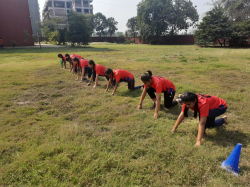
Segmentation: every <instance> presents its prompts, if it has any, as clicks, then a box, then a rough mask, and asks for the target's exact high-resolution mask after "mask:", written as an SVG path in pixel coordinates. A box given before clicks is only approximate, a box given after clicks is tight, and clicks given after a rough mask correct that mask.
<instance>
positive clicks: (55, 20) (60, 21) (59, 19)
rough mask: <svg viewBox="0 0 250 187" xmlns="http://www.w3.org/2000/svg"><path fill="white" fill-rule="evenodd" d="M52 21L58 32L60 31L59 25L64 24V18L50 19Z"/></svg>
mask: <svg viewBox="0 0 250 187" xmlns="http://www.w3.org/2000/svg"><path fill="white" fill-rule="evenodd" d="M50 21H51V22H52V23H53V24H54V25H56V30H58V29H59V28H58V25H59V24H60V23H62V21H63V20H62V18H50Z"/></svg>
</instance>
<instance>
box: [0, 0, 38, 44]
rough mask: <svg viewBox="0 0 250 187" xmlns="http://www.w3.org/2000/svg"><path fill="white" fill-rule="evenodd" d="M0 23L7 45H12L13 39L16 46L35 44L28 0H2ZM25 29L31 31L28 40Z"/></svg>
mask: <svg viewBox="0 0 250 187" xmlns="http://www.w3.org/2000/svg"><path fill="white" fill-rule="evenodd" d="M0 23H1V26H0V37H1V38H2V39H3V41H4V46H5V47H7V46H11V40H13V41H15V42H16V43H17V45H16V46H33V45H34V42H33V37H32V34H33V32H32V26H31V19H30V11H29V4H28V0H11V1H10V0H0ZM24 31H27V32H28V33H29V37H28V38H27V40H25V36H24Z"/></svg>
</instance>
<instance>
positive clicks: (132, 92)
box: [119, 89, 142, 98]
mask: <svg viewBox="0 0 250 187" xmlns="http://www.w3.org/2000/svg"><path fill="white" fill-rule="evenodd" d="M141 94H142V90H141V89H139V90H129V89H128V90H126V91H123V92H120V93H119V95H120V96H123V97H134V98H135V97H140V96H141Z"/></svg>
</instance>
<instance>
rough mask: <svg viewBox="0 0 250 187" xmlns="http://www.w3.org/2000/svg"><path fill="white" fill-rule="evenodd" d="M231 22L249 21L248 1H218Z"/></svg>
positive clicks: (249, 2) (249, 6)
mask: <svg viewBox="0 0 250 187" xmlns="http://www.w3.org/2000/svg"><path fill="white" fill-rule="evenodd" d="M217 3H219V4H221V5H222V6H223V7H224V8H225V11H226V13H227V14H228V16H229V17H230V19H231V20H233V21H236V22H239V21H244V20H247V19H250V0H218V1H217Z"/></svg>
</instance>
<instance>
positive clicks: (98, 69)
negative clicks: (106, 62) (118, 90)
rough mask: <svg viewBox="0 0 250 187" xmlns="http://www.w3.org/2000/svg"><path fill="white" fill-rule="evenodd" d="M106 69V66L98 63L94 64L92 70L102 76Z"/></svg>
mask: <svg viewBox="0 0 250 187" xmlns="http://www.w3.org/2000/svg"><path fill="white" fill-rule="evenodd" d="M106 69H107V68H106V67H104V66H102V65H100V64H96V65H95V69H94V71H95V72H96V74H98V75H101V76H104V75H105V70H106Z"/></svg>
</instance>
